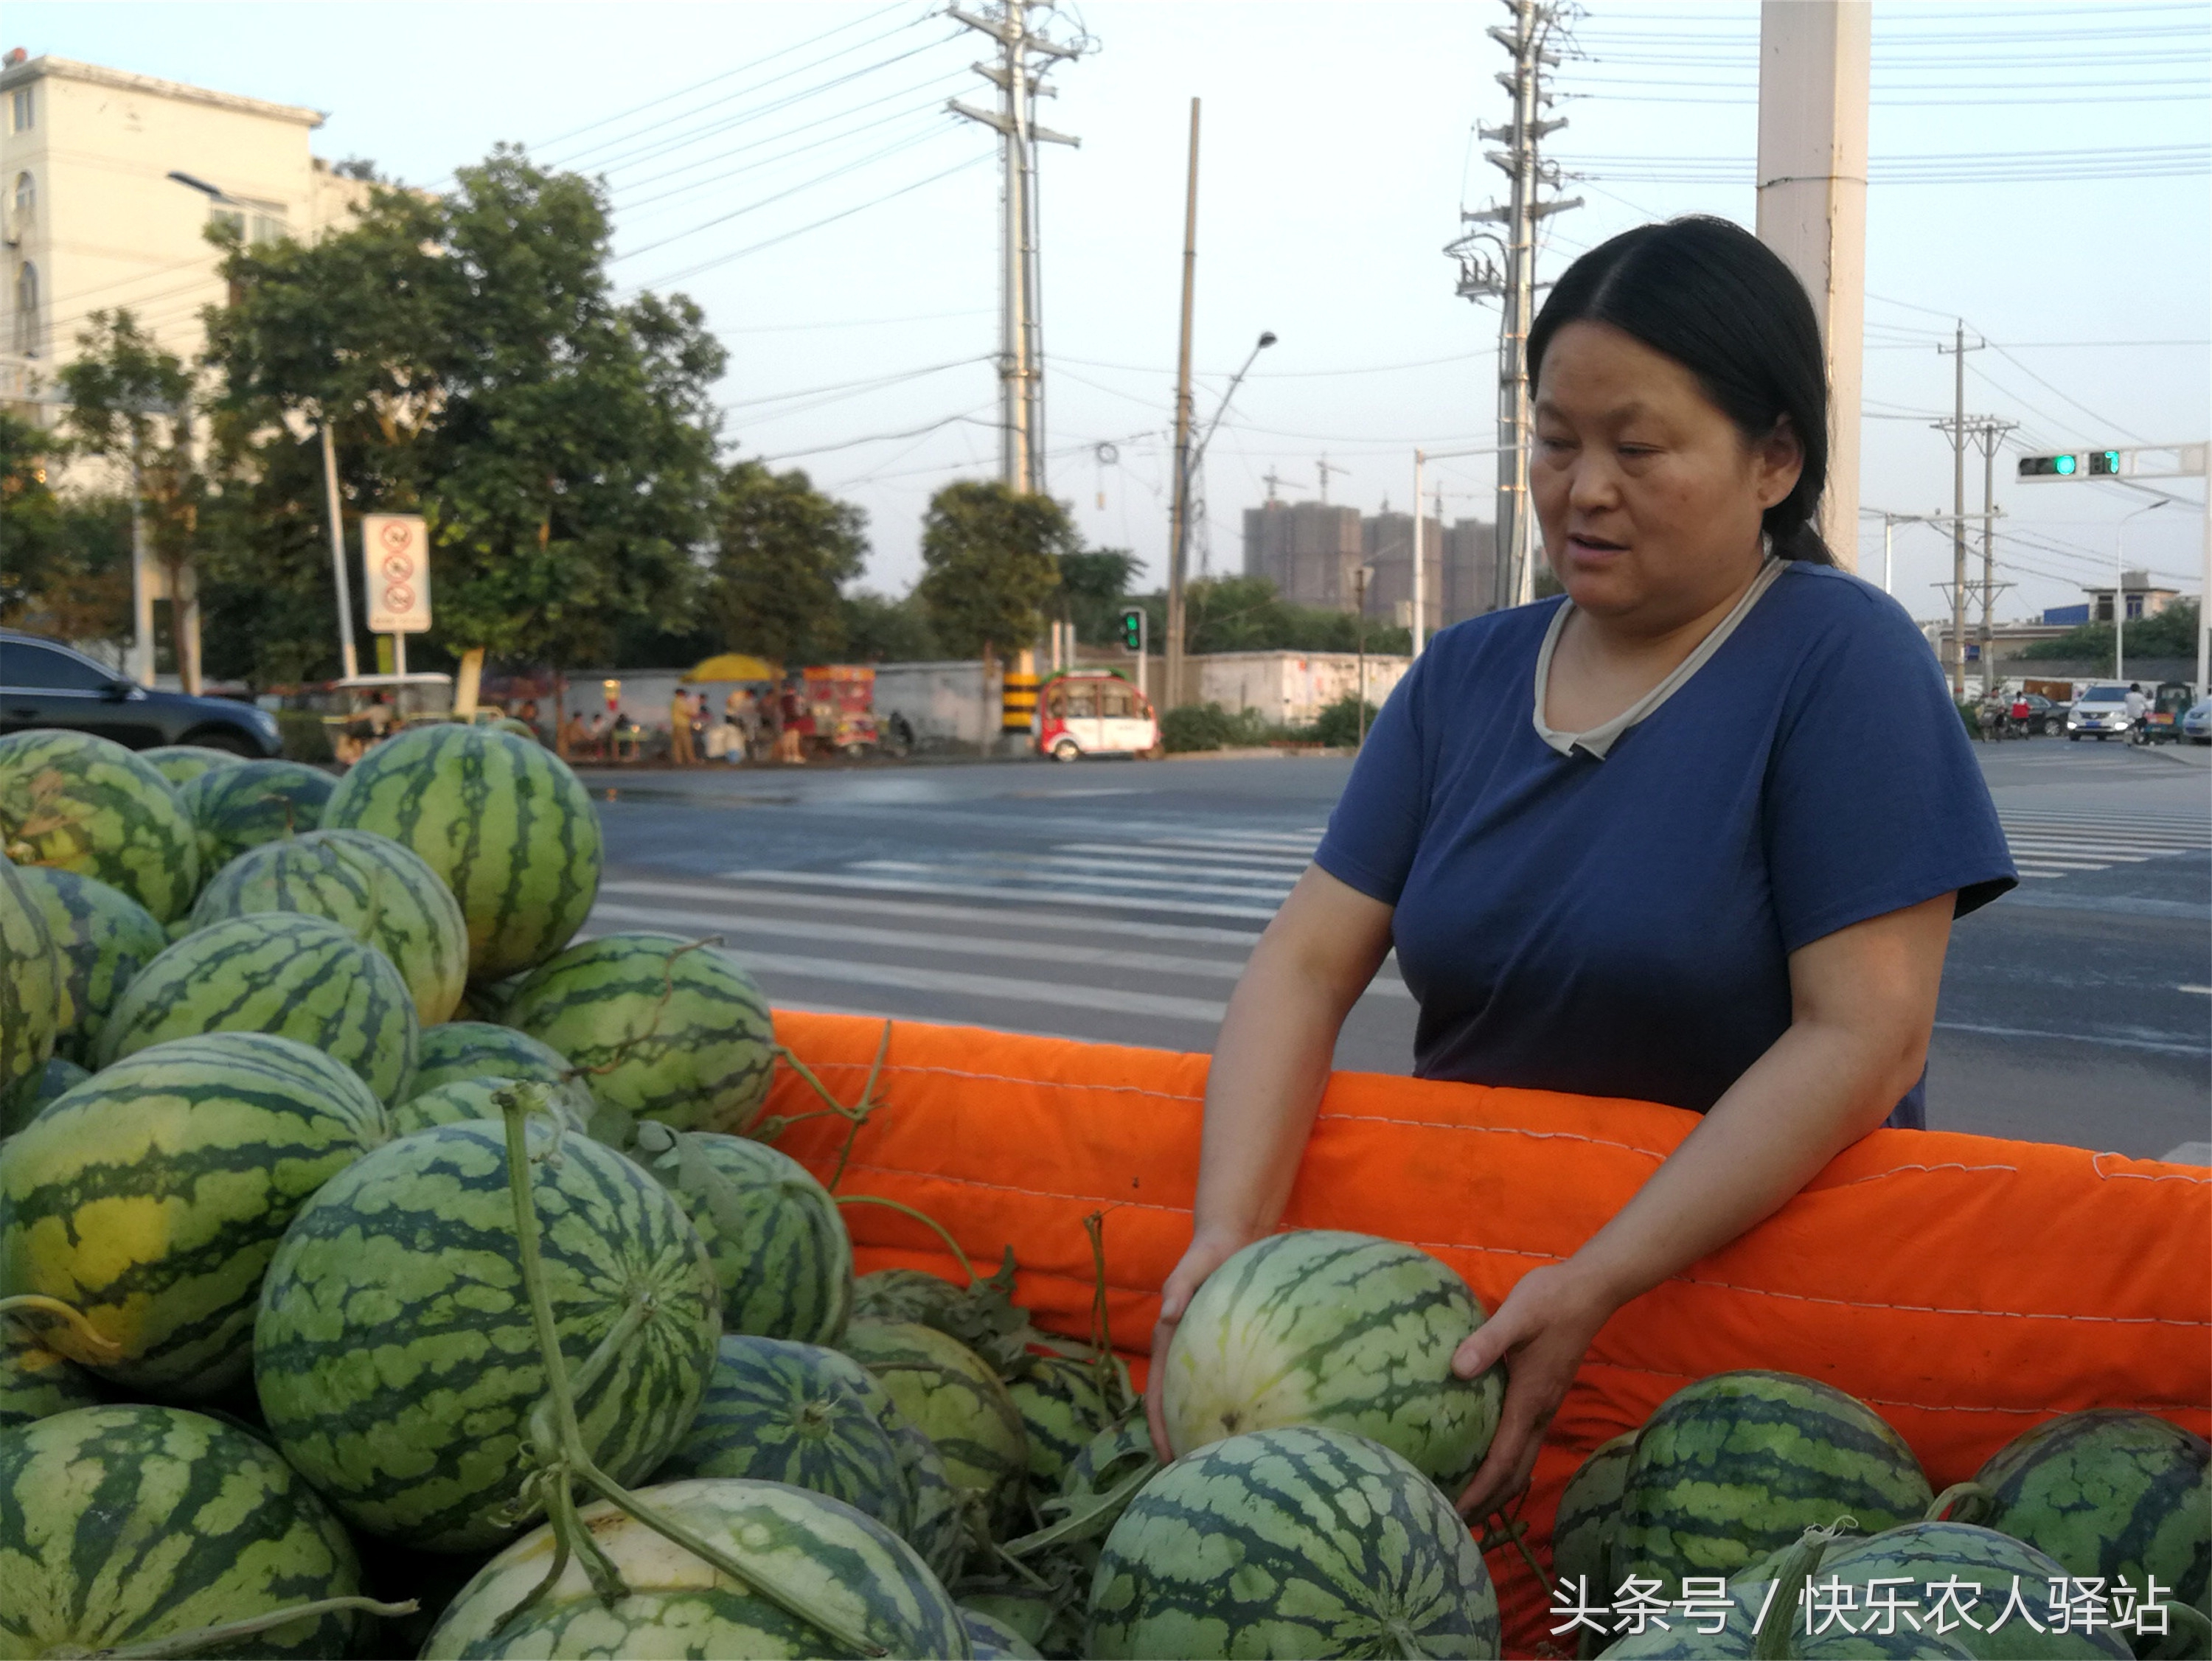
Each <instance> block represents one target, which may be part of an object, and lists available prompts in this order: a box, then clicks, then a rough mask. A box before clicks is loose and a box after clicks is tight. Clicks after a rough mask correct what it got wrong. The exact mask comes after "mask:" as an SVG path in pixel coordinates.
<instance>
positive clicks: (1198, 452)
mask: <svg viewBox="0 0 2212 1661" xmlns="http://www.w3.org/2000/svg"><path fill="white" fill-rule="evenodd" d="M1186 298H1188V295H1186ZM1274 343H1275V332H1274V330H1272V329H1269V330H1262V331H1261V335H1260V338H1259V340H1258V341H1257V342H1255V343H1254V345H1253V347H1252V350H1251V352H1250V353H1249V355H1247V356H1246V357H1245V359H1244V367H1243V368H1242V369H1239V370H1238V371H1237V373H1236V375H1235V376H1234V377H1233V378H1231V380H1230V383H1229V390H1228V391H1225V392H1224V393H1223V394H1222V395H1221V404H1220V407H1219V408H1218V409H1215V410H1214V412H1213V419H1212V421H1208V422H1207V423H1206V431H1205V433H1204V434H1202V435H1201V436H1200V439H1199V440H1198V443H1197V444H1196V445H1195V446H1193V447H1191V448H1189V449H1187V450H1186V449H1180V448H1179V449H1178V450H1177V451H1176V461H1177V462H1178V463H1179V464H1180V465H1179V466H1178V467H1177V469H1176V473H1177V478H1176V499H1175V542H1174V546H1172V547H1171V548H1170V549H1168V641H1167V651H1168V660H1167V670H1168V676H1167V679H1168V686H1167V697H1166V700H1165V702H1164V703H1163V704H1162V705H1161V707H1162V708H1165V707H1166V706H1167V705H1168V704H1172V703H1173V702H1174V701H1175V700H1176V694H1177V693H1178V692H1179V691H1180V690H1181V688H1179V687H1178V686H1177V684H1176V682H1177V681H1178V680H1179V679H1180V678H1181V676H1182V646H1183V640H1182V635H1183V615H1182V585H1183V572H1184V570H1185V561H1186V559H1187V556H1188V550H1189V548H1190V479H1191V475H1192V474H1193V473H1194V472H1195V471H1196V470H1197V469H1198V468H1199V466H1200V464H1201V463H1203V462H1204V461H1205V459H1206V446H1207V445H1209V444H1211V443H1212V441H1213V430H1214V428H1216V427H1218V426H1220V425H1221V418H1222V417H1223V416H1224V415H1227V414H1228V413H1229V403H1230V400H1231V399H1232V398H1234V397H1236V396H1237V387H1239V386H1240V385H1243V380H1244V377H1245V375H1246V374H1247V373H1249V371H1250V369H1251V367H1252V362H1253V360H1254V359H1255V358H1257V357H1258V356H1259V355H1260V354H1261V353H1262V352H1264V351H1266V350H1267V348H1269V347H1270V346H1273V344H1274ZM1188 350H1189V342H1188V338H1186V340H1185V342H1184V351H1185V352H1186V353H1188ZM1184 362H1185V367H1186V373H1188V357H1186V358H1185V360H1184ZM1181 408H1182V404H1181V399H1180V397H1178V400H1177V409H1178V412H1180V410H1181ZM1186 433H1187V429H1182V427H1180V424H1178V437H1182V438H1184V441H1185V442H1188V439H1187V436H1186Z"/></svg>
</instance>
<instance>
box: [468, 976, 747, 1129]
mask: <svg viewBox="0 0 2212 1661" xmlns="http://www.w3.org/2000/svg"><path fill="white" fill-rule="evenodd" d="M505 1018H506V1021H507V1024H508V1025H509V1026H512V1027H515V1028H520V1030H522V1031H523V1032H526V1033H528V1034H530V1035H531V1036H532V1038H538V1039H543V1040H544V1041H545V1042H546V1043H548V1044H550V1045H551V1046H553V1047H554V1048H555V1049H556V1050H558V1051H559V1052H561V1053H562V1055H564V1056H566V1057H568V1059H569V1060H570V1061H572V1062H574V1064H576V1065H577V1066H579V1067H580V1068H582V1069H583V1070H584V1073H585V1076H586V1078H588V1079H589V1080H590V1082H591V1087H592V1094H593V1095H595V1096H597V1097H598V1098H599V1100H601V1101H604V1102H605V1103H607V1104H608V1105H609V1106H615V1107H620V1108H623V1109H625V1110H626V1111H628V1112H633V1113H635V1114H638V1115H639V1116H640V1117H641V1118H652V1119H658V1120H659V1121H660V1122H661V1123H663V1124H665V1125H673V1126H675V1127H676V1128H677V1129H678V1130H679V1131H690V1130H704V1131H737V1130H741V1129H743V1128H744V1125H746V1124H747V1123H748V1122H749V1121H750V1119H751V1118H752V1116H753V1114H754V1112H755V1111H756V1110H757V1109H758V1107H759V1106H760V1105H761V1103H762V1102H763V1101H765V1100H767V1099H768V1087H769V1080H770V1076H771V1075H772V1074H773V1072H774V1070H775V1028H774V1027H773V1025H772V1023H771V1022H770V1021H769V1013H768V1003H767V1001H766V1000H765V999H764V998H763V997H761V994H760V989H759V988H758V987H757V986H756V985H753V983H752V979H751V978H750V976H748V975H747V974H746V973H744V971H743V970H741V969H739V968H738V967H737V966H736V965H735V964H733V963H732V962H731V961H730V960H729V959H727V958H726V957H724V956H723V955H721V954H720V952H718V951H715V950H714V949H713V948H711V947H708V946H702V945H698V944H696V943H693V942H690V941H687V940H680V939H678V937H676V936H674V935H667V934H645V933H625V934H610V935H602V936H600V937H599V938H598V939H596V940H587V941H584V942H582V943H579V944H577V945H574V946H571V947H569V948H568V950H566V951H564V952H562V954H561V955H559V956H557V957H556V958H554V959H553V960H552V961H550V962H548V963H545V964H544V965H542V966H541V967H538V968H537V969H536V970H534V971H532V973H531V976H530V978H529V979H527V980H526V981H524V982H523V984H522V990H521V991H519V992H518V993H516V994H515V997H514V1002H513V1003H511V1004H510V1005H508V1007H507V1015H506V1017H505Z"/></svg>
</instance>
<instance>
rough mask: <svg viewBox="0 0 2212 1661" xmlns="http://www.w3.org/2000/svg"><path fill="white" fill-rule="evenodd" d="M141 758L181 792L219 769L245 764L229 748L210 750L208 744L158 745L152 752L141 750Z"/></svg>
mask: <svg viewBox="0 0 2212 1661" xmlns="http://www.w3.org/2000/svg"><path fill="white" fill-rule="evenodd" d="M138 759H139V760H140V761H143V762H145V763H146V764H147V765H148V766H149V767H152V768H153V769H154V771H155V772H156V773H160V774H161V777H163V778H164V779H167V780H168V781H169V782H170V783H171V784H172V785H175V786H176V787H177V788H178V789H179V790H182V789H183V788H184V787H185V785H189V784H190V783H191V781H192V780H193V779H197V778H198V777H199V776H200V775H201V774H202V773H209V772H212V771H213V770H214V769H216V768H217V767H244V766H245V765H246V758H245V757H244V756H243V755H232V754H231V753H230V752H229V751H228V750H227V749H209V748H208V747H207V746H206V745H205V744H158V745H156V746H155V748H154V749H142V750H140V751H139V752H138Z"/></svg>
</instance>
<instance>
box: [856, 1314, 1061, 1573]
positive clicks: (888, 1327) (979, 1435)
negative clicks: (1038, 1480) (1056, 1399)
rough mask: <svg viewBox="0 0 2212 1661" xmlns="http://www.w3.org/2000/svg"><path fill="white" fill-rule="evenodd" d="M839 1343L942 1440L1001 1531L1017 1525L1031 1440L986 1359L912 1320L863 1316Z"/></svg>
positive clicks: (957, 1480)
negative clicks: (986, 1363) (891, 1319)
mask: <svg viewBox="0 0 2212 1661" xmlns="http://www.w3.org/2000/svg"><path fill="white" fill-rule="evenodd" d="M839 1347H840V1348H841V1349H843V1350H844V1352H845V1353H846V1354H847V1355H850V1356H851V1357H852V1358H853V1359H854V1361H858V1362H860V1365H861V1366H863V1367H866V1368H867V1369H868V1371H869V1372H871V1373H874V1374H875V1376H876V1382H877V1383H878V1384H880V1385H883V1387H884V1391H886V1392H887V1393H888V1394H889V1395H890V1398H891V1400H892V1401H894V1402H896V1403H898V1409H899V1411H900V1412H901V1413H902V1414H903V1415H906V1417H907V1419H908V1422H911V1423H912V1424H913V1426H914V1427H915V1429H917V1430H919V1431H921V1434H923V1435H925V1436H927V1437H928V1438H929V1440H931V1441H932V1442H933V1443H934V1444H936V1446H937V1451H938V1452H939V1455H940V1456H942V1458H944V1460H945V1475H946V1476H949V1477H950V1478H951V1481H952V1485H953V1487H955V1488H967V1489H969V1490H970V1491H972V1492H975V1493H978V1494H981V1495H982V1496H983V1504H984V1506H985V1508H986V1511H987V1515H988V1516H989V1519H990V1523H991V1527H992V1530H993V1531H994V1532H1003V1531H1006V1529H1007V1528H1009V1527H1011V1526H1012V1525H1014V1524H1015V1522H1016V1521H1017V1519H1018V1517H1019V1514H1020V1511H1021V1506H1022V1490H1023V1482H1024V1478H1025V1477H1026V1476H1028V1474H1029V1446H1028V1439H1027V1436H1026V1434H1025V1433H1024V1431H1023V1429H1022V1415H1021V1414H1020V1413H1019V1412H1018V1411H1017V1410H1016V1409H1015V1407H1014V1403H1013V1400H1012V1397H1009V1396H1008V1395H1007V1394H1006V1385H1002V1384H1000V1382H999V1379H998V1375H997V1374H996V1373H993V1372H992V1371H991V1369H990V1368H989V1367H987V1366H986V1365H985V1364H984V1362H983V1360H982V1358H981V1356H979V1355H976V1354H975V1351H973V1350H972V1349H969V1348H968V1347H967V1346H966V1345H964V1344H963V1343H960V1341H959V1340H958V1339H957V1338H949V1337H946V1336H945V1334H944V1333H942V1332H939V1331H937V1330H936V1329H935V1328H934V1327H928V1326H923V1325H920V1324H918V1323H916V1322H912V1321H855V1322H854V1323H853V1325H851V1326H849V1327H848V1328H847V1329H846V1331H845V1337H844V1341H843V1343H842V1344H841V1345H840V1346H839Z"/></svg>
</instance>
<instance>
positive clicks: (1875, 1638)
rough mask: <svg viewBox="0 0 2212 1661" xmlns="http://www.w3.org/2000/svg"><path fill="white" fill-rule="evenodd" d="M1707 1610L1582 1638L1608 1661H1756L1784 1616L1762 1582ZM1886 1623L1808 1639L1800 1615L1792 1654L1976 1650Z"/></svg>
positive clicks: (1930, 1655)
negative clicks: (1609, 1637)
mask: <svg viewBox="0 0 2212 1661" xmlns="http://www.w3.org/2000/svg"><path fill="white" fill-rule="evenodd" d="M1815 1578H1816V1579H1820V1578H1823V1577H1818V1576H1816V1577H1815ZM1904 1596H1905V1593H1904V1592H1903V1591H1902V1590H1900V1591H1899V1597H1900V1599H1902V1597H1904ZM1597 1602H1599V1603H1603V1602H1604V1599H1603V1598H1602V1597H1601V1598H1599V1599H1597ZM1702 1607H1709V1608H1711V1610H1712V1613H1711V1615H1701V1616H1700V1618H1699V1620H1697V1621H1692V1620H1690V1619H1687V1618H1686V1617H1685V1616H1683V1614H1682V1613H1681V1612H1680V1610H1679V1609H1676V1610H1671V1611H1669V1612H1668V1615H1667V1616H1666V1620H1667V1622H1668V1624H1667V1625H1666V1626H1664V1627H1662V1626H1659V1625H1657V1624H1656V1623H1653V1624H1650V1625H1647V1626H1646V1627H1645V1628H1644V1630H1643V1631H1642V1632H1640V1633H1636V1632H1633V1631H1632V1627H1631V1625H1630V1623H1629V1622H1628V1618H1627V1617H1626V1616H1622V1617H1620V1619H1621V1622H1622V1624H1621V1628H1620V1629H1621V1630H1623V1631H1630V1632H1631V1633H1632V1635H1631V1636H1628V1637H1625V1638H1621V1639H1620V1640H1617V1641H1615V1642H1613V1644H1612V1645H1611V1646H1610V1647H1608V1648H1605V1649H1602V1650H1601V1649H1597V1648H1595V1647H1593V1646H1592V1645H1594V1643H1595V1640H1591V1637H1590V1634H1589V1628H1587V1627H1584V1628H1580V1629H1579V1636H1580V1637H1582V1638H1583V1640H1585V1647H1584V1649H1583V1654H1585V1655H1602V1656H1603V1657H1604V1658H1605V1661H1751V1658H1752V1656H1753V1653H1754V1646H1756V1645H1757V1643H1758V1641H1759V1631H1760V1629H1761V1628H1760V1622H1762V1620H1764V1622H1765V1625H1767V1626H1770V1627H1771V1626H1772V1625H1773V1624H1774V1623H1775V1622H1778V1621H1779V1620H1780V1618H1781V1614H1782V1610H1781V1609H1780V1608H1779V1607H1778V1606H1773V1605H1771V1604H1770V1603H1769V1600H1768V1598H1767V1595H1766V1586H1765V1584H1764V1583H1763V1582H1762V1583H1759V1584H1757V1585H1736V1586H1731V1587H1730V1588H1729V1597H1728V1599H1727V1601H1726V1602H1725V1603H1717V1604H1714V1605H1710V1606H1702ZM1792 1607H1793V1608H1794V1606H1792ZM1597 1618H1598V1619H1599V1620H1602V1619H1603V1618H1604V1617H1603V1616H1598V1617H1597ZM1715 1618H1719V1619H1721V1620H1722V1621H1723V1622H1724V1623H1725V1624H1723V1626H1722V1627H1721V1628H1720V1629H1719V1630H1718V1631H1714V1632H1708V1631H1707V1630H1706V1628H1707V1627H1708V1626H1709V1625H1710V1624H1711V1622H1712V1621H1713V1620H1714V1619H1715ZM1821 1618H1823V1619H1825V1618H1826V1617H1825V1616H1822V1617H1821ZM1853 1618H1854V1619H1857V1618H1859V1617H1857V1616H1854V1617H1853ZM1551 1624H1554V1625H1556V1624H1559V1621H1558V1620H1554V1621H1553V1622H1552V1623H1551ZM1881 1624H1882V1623H1881V1622H1876V1623H1875V1630H1873V1631H1871V1632H1865V1633H1860V1632H1853V1631H1850V1630H1847V1629H1846V1628H1844V1625H1843V1624H1842V1622H1834V1623H1832V1624H1830V1625H1828V1626H1826V1627H1825V1628H1822V1630H1821V1631H1820V1632H1818V1633H1815V1634H1812V1635H1811V1636H1809V1637H1808V1636H1807V1635H1806V1633H1805V1630H1804V1628H1805V1622H1804V1620H1803V1618H1802V1615H1801V1616H1799V1618H1798V1619H1797V1621H1796V1631H1795V1633H1794V1634H1792V1635H1791V1637H1790V1640H1789V1653H1790V1655H1791V1656H1792V1657H1794V1658H1796V1661H1889V1658H1894V1661H1972V1656H1973V1652H1972V1650H1970V1649H1968V1648H1967V1647H1966V1646H1965V1645H1963V1644H1961V1643H1959V1642H1958V1641H1957V1640H1955V1638H1950V1637H1945V1636H1942V1635H1940V1634H1936V1633H1934V1632H1929V1631H1924V1630H1922V1631H1917V1630H1915V1629H1914V1628H1911V1626H1909V1625H1907V1624H1905V1622H1904V1621H1903V1620H1901V1619H1895V1620H1891V1621H1890V1622H1888V1625H1889V1630H1888V1631H1887V1632H1884V1631H1882V1630H1881ZM1551 1641H1552V1642H1553V1644H1558V1643H1559V1642H1561V1641H1562V1640H1560V1639H1559V1638H1554V1639H1553V1640H1551Z"/></svg>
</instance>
